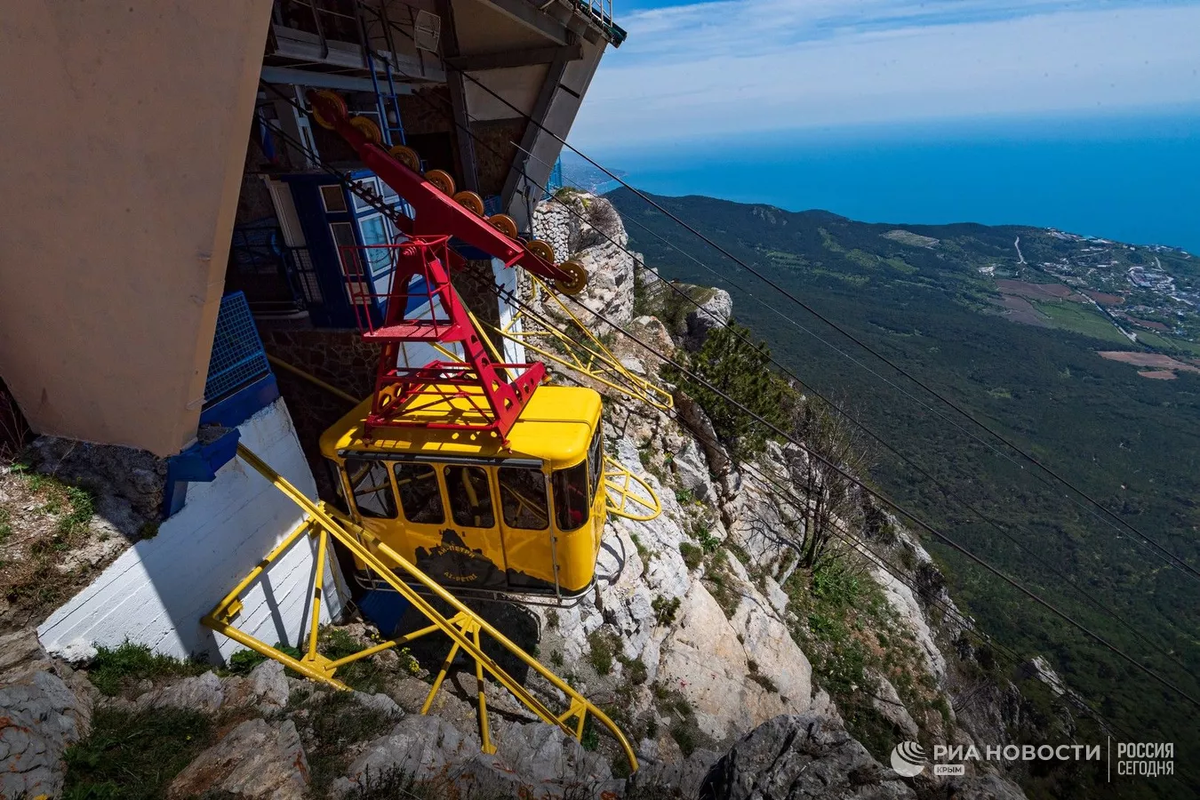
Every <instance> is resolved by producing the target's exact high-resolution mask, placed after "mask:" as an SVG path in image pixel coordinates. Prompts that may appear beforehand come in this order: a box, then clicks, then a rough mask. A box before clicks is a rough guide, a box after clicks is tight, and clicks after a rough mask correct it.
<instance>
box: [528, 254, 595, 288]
mask: <svg viewBox="0 0 1200 800" xmlns="http://www.w3.org/2000/svg"><path fill="white" fill-rule="evenodd" d="M531 244H532V242H531ZM558 268H559V269H561V270H562V271H563V272H565V273H567V278H566V280H557V281H555V282H554V288H555V289H556V290H557V291H558V292H559V294H566V295H576V294H579V293H580V292H582V291H583V290H584V288H586V287H587V282H588V272H587V270H586V269H584V268H583V265H582V264H579V263H578V262H575V261H564V262H563V263H561V264H559V265H558Z"/></svg>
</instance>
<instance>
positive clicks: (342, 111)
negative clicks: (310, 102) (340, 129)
mask: <svg viewBox="0 0 1200 800" xmlns="http://www.w3.org/2000/svg"><path fill="white" fill-rule="evenodd" d="M317 97H320V98H321V99H322V100H328V101H329V102H330V103H333V104H334V105H335V106H337V108H338V114H337V116H338V119H345V117H346V115H347V114H349V113H350V112H349V110H347V108H346V101H345V100H343V99H342V96H341V95H340V94H338V93H337V92H331V91H329V90H328V89H321V90H320V91H318V92H317ZM312 115H313V119H315V120H316V121H317V124H318V125H320V126H321V127H322V128H325V129H326V130H330V131H331V130H333V124H334V122H336V121H337V120H332V119H326V118H325V117H324V116H323V115H322V114H321V112H319V111H317V107H316V106H315V105H314V106H313V109H312Z"/></svg>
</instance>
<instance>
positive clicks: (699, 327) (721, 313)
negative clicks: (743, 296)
mask: <svg viewBox="0 0 1200 800" xmlns="http://www.w3.org/2000/svg"><path fill="white" fill-rule="evenodd" d="M710 291H711V292H712V294H710V295H709V297H708V299H706V300H705V301H704V302H702V303H700V306H699V308H693V309H692V311H690V312H688V315H687V317H686V318H685V319H686V322H687V340H686V341H687V346H688V348H689V349H692V350H699V349H700V348H701V347H702V346H703V345H704V340H705V339H706V338H708V332H709V331H711V330H712V329H713V328H720V327H724V326H725V325H728V324H729V318H730V317H732V316H733V298H731V297H730V296H729V292H727V291H725V290H724V289H712V290H710Z"/></svg>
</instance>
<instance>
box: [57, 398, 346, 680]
mask: <svg viewBox="0 0 1200 800" xmlns="http://www.w3.org/2000/svg"><path fill="white" fill-rule="evenodd" d="M238 429H239V430H240V431H241V441H242V443H243V444H245V445H246V446H247V447H249V448H250V449H251V450H253V451H254V452H255V453H257V454H258V455H259V456H261V457H262V458H263V460H264V461H266V462H267V463H268V464H269V465H271V466H272V467H273V468H274V469H276V470H277V471H279V473H280V474H282V475H283V476H284V477H285V478H287V479H288V480H289V481H291V482H292V483H293V484H294V485H295V486H296V487H297V488H298V489H300V490H301V491H302V492H304V493H305V494H306V495H308V496H309V497H315V496H316V485H315V484H314V482H313V475H312V472H311V471H310V470H309V468H308V464H307V463H306V462H305V459H304V454H303V452H301V449H300V443H299V441H298V440H297V439H296V434H295V431H294V429H293V427H292V420H291V417H290V416H289V414H288V411H287V406H286V405H284V402H283V400H276V401H275V402H274V403H273V404H271V405H270V406H267V407H266V408H264V409H263V410H261V411H259V412H258V413H257V414H255V415H254V416H253V417H251V418H250V419H249V420H247V421H246V422H244V423H242V424H241V425H239V426H238ZM302 516H303V515H302V514H301V512H300V509H299V507H297V506H296V505H295V504H294V503H293V502H292V501H291V500H289V499H288V498H287V497H285V496H284V495H283V494H282V493H280V492H279V491H278V490H277V489H275V487H274V486H272V485H271V484H269V483H267V481H266V480H265V479H264V478H263V477H262V476H260V475H259V474H258V473H257V472H254V471H253V470H252V469H250V468H249V467H247V466H246V465H245V464H243V463H242V462H241V461H239V460H236V459H235V460H233V461H231V462H229V463H228V464H226V465H225V466H223V467H222V468H221V469H220V470H219V471H218V473H217V478H216V480H215V481H213V482H212V483H193V484H190V485H189V487H188V493H187V503H186V504H185V505H184V507H183V509H182V510H181V511H179V512H178V513H176V514H175V515H174V516H172V517H171V518H170V519H168V520H167V521H166V522H164V523H163V524H162V527H161V528H160V529H159V532H158V535H157V536H155V537H154V538H152V539H144V540H142V541H140V542H138V543H136V544H135V545H134V546H133V547H132V548H130V549H129V550H127V551H126V552H125V553H123V554H122V555H121V556H120V557H118V558H117V560H116V561H115V562H113V564H112V565H111V566H110V567H109V568H108V569H106V570H105V571H104V572H103V573H101V575H100V577H99V578H97V579H96V580H95V581H94V582H93V583H92V584H91V585H89V586H88V587H87V588H86V589H84V590H83V591H82V592H80V593H79V594H78V595H76V596H75V597H74V598H72V599H71V601H70V602H68V603H67V604H66V605H65V606H63V607H62V608H60V609H58V610H57V611H55V612H54V613H53V614H51V615H50V618H49V619H47V620H46V621H45V622H44V623H43V624H42V625H41V626H40V627H39V628H38V636H39V637H40V638H41V640H42V644H43V645H45V647H46V649H47V650H49V651H50V652H51V653H55V654H59V655H66V656H72V655H75V654H80V655H82V654H83V653H86V652H87V649H88V647H90V646H92V645H96V644H101V645H106V646H109V647H115V646H118V645H120V644H121V643H122V642H123V641H125V640H126V639H129V640H130V641H133V642H139V643H142V644H146V645H148V646H150V647H152V648H153V649H154V650H156V651H157V652H161V653H166V654H169V655H173V656H177V657H187V656H191V655H199V654H207V655H208V656H209V657H210V658H213V657H216V656H217V654H218V653H219V654H220V655H221V656H223V657H228V656H229V655H230V654H231V653H233V652H236V651H237V650H240V649H242V648H241V645H239V644H236V643H235V642H233V641H232V640H229V639H226V638H225V637H223V636H220V635H218V634H215V633H213V632H212V631H210V630H209V629H207V628H205V627H203V626H202V625H201V624H200V618H201V617H202V616H203V615H204V614H207V613H208V612H209V611H210V610H212V607H213V606H214V605H215V604H216V603H217V602H218V601H219V600H220V599H221V598H222V597H224V596H225V593H226V592H228V591H229V590H230V589H232V588H233V587H234V586H235V585H236V584H237V582H238V581H239V580H241V578H243V577H244V576H245V575H246V574H247V573H249V572H250V570H251V569H253V568H254V566H255V565H256V564H257V563H258V562H259V561H260V560H262V557H263V556H265V555H266V554H267V553H268V552H270V550H271V549H272V548H273V547H274V546H275V545H276V544H277V543H278V542H279V541H280V540H282V539H283V538H284V537H285V536H286V535H287V534H288V533H290V532H291V531H292V530H294V529H295V527H296V525H298V524H299V523H300V520H301V518H302ZM315 549H316V548H315V542H312V540H310V539H307V538H306V539H305V540H302V541H299V542H297V543H296V544H295V545H294V546H293V547H292V549H291V550H290V551H288V553H287V554H286V555H285V556H284V557H283V558H281V559H280V560H278V561H276V562H275V564H274V565H272V567H271V568H270V570H269V571H268V573H267V575H266V576H265V577H263V578H260V579H259V581H258V582H257V583H255V584H252V585H251V587H250V588H249V589H248V590H247V591H246V592H245V593H244V594H243V595H242V599H243V603H244V604H245V608H244V610H243V611H242V613H241V615H240V616H239V617H238V618H237V620H236V624H237V626H238V627H239V628H241V629H242V630H244V631H246V632H247V633H250V634H251V635H253V636H257V637H258V638H260V639H262V640H263V641H265V642H267V643H268V644H275V643H276V642H279V641H286V642H288V643H290V644H293V645H295V644H296V643H297V641H298V638H299V637H300V635H301V633H302V632H303V631H304V630H306V629H307V609H308V602H307V601H308V599H309V595H310V591H311V585H312V583H311V582H312V578H313V571H314V569H315V567H314V565H315V562H316V555H315ZM333 569H335V567H332V566H330V565H329V564H327V565H325V570H326V574H325V587H326V590H325V600H324V601H323V605H322V618H323V619H324V620H326V621H327V620H328V619H329V609H331V608H332V611H333V613H334V614H335V615H336V614H337V613H339V612H340V609H341V602H340V599H339V597H338V596H337V591H336V587H337V583H336V582H335V581H334V576H333V573H332V570H333Z"/></svg>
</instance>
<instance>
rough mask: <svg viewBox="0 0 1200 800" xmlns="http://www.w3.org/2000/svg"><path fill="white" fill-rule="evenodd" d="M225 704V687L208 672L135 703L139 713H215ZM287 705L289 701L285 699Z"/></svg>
mask: <svg viewBox="0 0 1200 800" xmlns="http://www.w3.org/2000/svg"><path fill="white" fill-rule="evenodd" d="M223 702H225V687H224V686H223V685H222V684H221V679H220V678H218V677H217V676H216V674H215V673H212V672H206V673H204V674H203V675H196V676H194V677H191V678H184V679H183V680H181V681H180V682H179V683H172V684H170V685H168V686H164V687H162V688H160V689H154V690H152V691H149V692H146V693H145V694H143V695H141V696H140V697H138V699H137V700H136V701H134V707H135V708H136V709H137V710H138V711H146V710H147V709H151V708H168V707H169V708H190V709H193V710H196V711H207V712H210V713H211V712H213V711H216V710H217V709H219V708H220V707H221V704H222V703H223ZM284 702H285V703H286V702H287V700H286V699H285V700H284Z"/></svg>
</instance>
